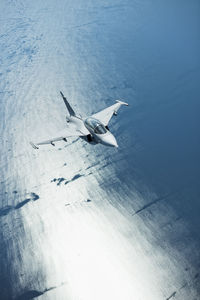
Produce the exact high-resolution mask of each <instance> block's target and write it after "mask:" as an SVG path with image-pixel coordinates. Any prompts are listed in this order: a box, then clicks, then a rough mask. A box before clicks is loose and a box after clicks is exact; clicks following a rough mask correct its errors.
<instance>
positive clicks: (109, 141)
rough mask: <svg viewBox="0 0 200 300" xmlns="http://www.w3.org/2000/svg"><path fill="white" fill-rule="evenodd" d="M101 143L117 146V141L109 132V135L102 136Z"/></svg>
mask: <svg viewBox="0 0 200 300" xmlns="http://www.w3.org/2000/svg"><path fill="white" fill-rule="evenodd" d="M102 143H103V144H104V145H106V146H110V147H116V148H118V144H117V141H116V139H115V137H114V136H113V135H112V134H111V133H109V135H106V136H104V137H103V138H102Z"/></svg>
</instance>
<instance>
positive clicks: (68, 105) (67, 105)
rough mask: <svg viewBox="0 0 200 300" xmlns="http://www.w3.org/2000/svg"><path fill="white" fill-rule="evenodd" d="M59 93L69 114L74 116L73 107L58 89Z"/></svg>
mask: <svg viewBox="0 0 200 300" xmlns="http://www.w3.org/2000/svg"><path fill="white" fill-rule="evenodd" d="M60 94H61V96H62V98H63V101H64V102H65V105H66V107H67V109H68V112H69V114H70V116H75V115H76V114H75V112H74V110H73V108H72V107H71V105H70V104H69V102H68V101H67V98H65V96H64V95H63V93H62V92H61V91H60Z"/></svg>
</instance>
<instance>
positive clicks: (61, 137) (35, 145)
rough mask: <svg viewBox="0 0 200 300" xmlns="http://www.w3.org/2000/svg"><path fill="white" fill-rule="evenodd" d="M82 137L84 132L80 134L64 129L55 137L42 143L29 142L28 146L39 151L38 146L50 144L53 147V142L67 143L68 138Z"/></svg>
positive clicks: (71, 129) (75, 130)
mask: <svg viewBox="0 0 200 300" xmlns="http://www.w3.org/2000/svg"><path fill="white" fill-rule="evenodd" d="M84 135H85V132H81V131H79V130H77V129H75V128H66V129H63V130H61V131H60V132H58V134H57V135H56V137H50V138H47V139H45V140H44V141H40V142H37V143H33V142H30V144H31V146H32V147H33V148H34V149H39V147H38V146H40V145H47V144H52V145H53V146H55V144H54V142H58V141H65V142H67V138H68V137H79V136H84Z"/></svg>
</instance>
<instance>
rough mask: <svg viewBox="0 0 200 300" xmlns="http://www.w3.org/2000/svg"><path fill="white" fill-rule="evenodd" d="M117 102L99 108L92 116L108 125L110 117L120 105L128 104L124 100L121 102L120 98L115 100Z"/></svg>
mask: <svg viewBox="0 0 200 300" xmlns="http://www.w3.org/2000/svg"><path fill="white" fill-rule="evenodd" d="M116 102H117V103H115V104H113V105H111V106H109V107H107V108H105V109H103V110H101V111H100V112H98V113H96V114H94V115H92V117H93V118H95V119H97V120H99V121H101V122H102V123H103V124H104V125H105V126H107V125H108V123H109V121H110V119H111V118H112V116H113V115H115V114H117V111H118V109H119V108H120V106H121V105H128V103H126V102H122V101H120V100H116Z"/></svg>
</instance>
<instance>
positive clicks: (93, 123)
mask: <svg viewBox="0 0 200 300" xmlns="http://www.w3.org/2000/svg"><path fill="white" fill-rule="evenodd" d="M85 126H86V127H87V128H88V129H92V131H93V132H94V133H96V134H104V133H106V132H107V130H106V128H105V126H104V125H103V124H102V123H101V122H100V121H99V120H97V119H94V118H91V117H90V118H87V119H86V120H85Z"/></svg>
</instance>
